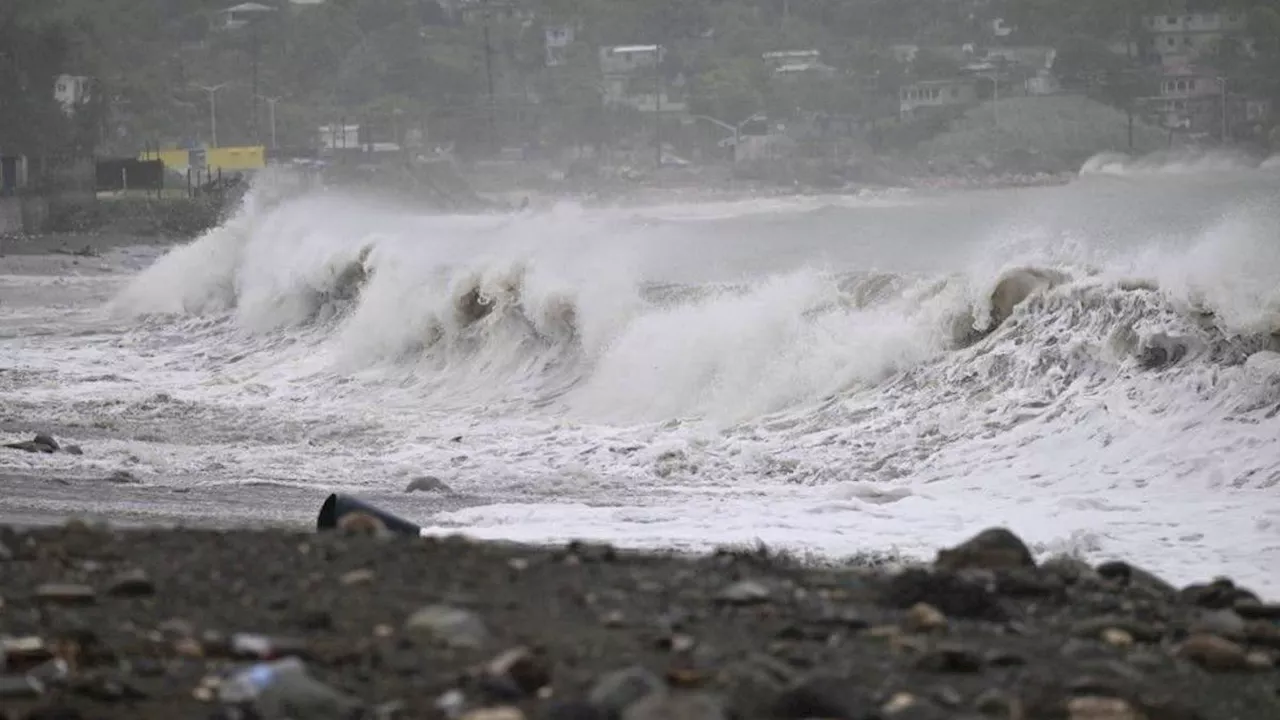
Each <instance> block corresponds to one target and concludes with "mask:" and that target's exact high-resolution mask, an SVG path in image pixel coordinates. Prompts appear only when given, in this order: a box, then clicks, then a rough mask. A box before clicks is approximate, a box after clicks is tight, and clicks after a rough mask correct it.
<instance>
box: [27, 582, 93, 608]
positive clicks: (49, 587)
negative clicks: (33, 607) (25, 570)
mask: <svg viewBox="0 0 1280 720" xmlns="http://www.w3.org/2000/svg"><path fill="white" fill-rule="evenodd" d="M97 599H98V594H97V593H96V592H94V589H93V588H91V587H89V586H88V585H75V584H71V583H49V584H46V585H41V586H39V587H37V588H36V600H37V601H39V602H41V603H46V604H50V605H92V604H93V603H94V602H96V601H97Z"/></svg>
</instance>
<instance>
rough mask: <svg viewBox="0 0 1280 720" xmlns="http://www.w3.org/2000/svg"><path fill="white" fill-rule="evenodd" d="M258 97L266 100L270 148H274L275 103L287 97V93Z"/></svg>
mask: <svg viewBox="0 0 1280 720" xmlns="http://www.w3.org/2000/svg"><path fill="white" fill-rule="evenodd" d="M258 97H259V98H262V99H263V100H266V101H267V114H268V117H269V119H270V120H269V121H270V123H271V149H272V150H275V149H276V103H278V102H280V101H281V100H284V99H285V98H287V97H289V96H288V95H280V96H279V97H267V96H266V95H259V96H258Z"/></svg>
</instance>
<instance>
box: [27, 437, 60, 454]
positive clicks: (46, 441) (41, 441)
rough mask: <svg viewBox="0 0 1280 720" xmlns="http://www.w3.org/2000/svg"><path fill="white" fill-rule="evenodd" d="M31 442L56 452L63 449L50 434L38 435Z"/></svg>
mask: <svg viewBox="0 0 1280 720" xmlns="http://www.w3.org/2000/svg"><path fill="white" fill-rule="evenodd" d="M31 442H33V443H36V444H37V445H47V446H48V447H51V448H53V449H54V450H55V451H57V450H61V449H62V446H60V445H58V441H57V440H54V439H53V436H52V435H49V434H48V433H36V436H35V438H33V439H32V440H31Z"/></svg>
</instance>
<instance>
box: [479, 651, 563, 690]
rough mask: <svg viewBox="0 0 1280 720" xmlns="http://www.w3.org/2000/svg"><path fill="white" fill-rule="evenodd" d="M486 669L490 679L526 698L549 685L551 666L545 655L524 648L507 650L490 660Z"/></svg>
mask: <svg viewBox="0 0 1280 720" xmlns="http://www.w3.org/2000/svg"><path fill="white" fill-rule="evenodd" d="M486 669H487V671H488V674H489V676H490V677H491V678H495V679H499V680H501V681H502V682H503V683H504V684H506V685H509V686H511V687H513V688H515V689H516V690H517V691H518V692H519V693H521V694H522V695H524V696H527V697H533V696H535V695H537V694H538V691H540V690H542V688H544V687H547V686H548V685H550V684H551V664H550V662H549V661H548V658H547V656H546V654H545V653H540V652H533V651H531V650H529V649H528V648H525V647H516V648H511V649H510V650H507V651H506V652H504V653H502V654H501V655H499V656H498V657H496V658H494V659H493V660H491V661H490V662H489V665H488V667H487V668H486Z"/></svg>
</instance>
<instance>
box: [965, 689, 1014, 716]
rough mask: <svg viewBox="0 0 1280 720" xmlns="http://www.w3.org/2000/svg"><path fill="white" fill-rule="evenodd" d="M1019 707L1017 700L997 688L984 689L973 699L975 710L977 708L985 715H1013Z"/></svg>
mask: <svg viewBox="0 0 1280 720" xmlns="http://www.w3.org/2000/svg"><path fill="white" fill-rule="evenodd" d="M1017 707H1018V702H1017V700H1015V699H1014V698H1013V697H1011V696H1010V695H1009V694H1008V693H1006V692H1005V691H1003V690H999V689H997V688H992V689H990V690H984V691H982V692H981V693H979V694H978V696H977V697H975V698H974V699H973V709H974V710H977V711H978V712H980V713H982V714H983V715H990V716H992V717H1001V718H1010V717H1013V716H1014V715H1015V709H1016V708H1017ZM1018 714H1020V713H1018Z"/></svg>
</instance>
